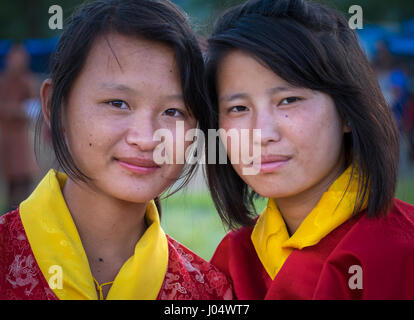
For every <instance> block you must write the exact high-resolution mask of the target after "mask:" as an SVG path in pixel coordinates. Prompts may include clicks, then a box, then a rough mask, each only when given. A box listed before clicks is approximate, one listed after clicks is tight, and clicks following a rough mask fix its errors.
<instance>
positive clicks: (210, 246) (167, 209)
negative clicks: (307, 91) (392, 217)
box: [161, 179, 414, 260]
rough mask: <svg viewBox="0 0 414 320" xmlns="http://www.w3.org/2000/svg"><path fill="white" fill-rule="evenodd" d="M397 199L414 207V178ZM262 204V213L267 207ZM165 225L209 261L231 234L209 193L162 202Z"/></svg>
mask: <svg viewBox="0 0 414 320" xmlns="http://www.w3.org/2000/svg"><path fill="white" fill-rule="evenodd" d="M396 197H397V198H399V199H401V200H403V201H405V202H408V203H411V204H414V179H406V180H404V179H402V180H400V182H399V184H398V189H397V194H396ZM265 205H266V203H265V202H264V201H261V202H258V205H257V209H258V212H261V210H262V209H263V208H264V207H265ZM162 208H163V209H162V210H163V213H162V220H161V224H162V226H163V229H164V230H165V232H166V233H167V234H169V235H170V236H172V237H173V238H175V239H176V240H178V241H179V242H181V243H182V244H184V245H185V246H187V247H188V248H190V249H191V250H193V251H194V252H196V253H197V254H198V255H200V256H201V257H203V258H204V259H206V260H209V259H210V258H211V256H212V255H213V253H214V250H215V248H216V247H217V245H218V244H219V242H220V240H221V239H222V238H223V236H224V235H225V234H226V233H227V230H226V229H225V228H224V226H223V224H222V223H221V220H220V218H219V217H218V214H217V212H216V209H215V208H214V205H213V203H212V201H211V198H210V196H209V195H208V193H189V192H184V193H179V194H176V195H173V196H172V197H171V198H168V199H166V200H164V201H163V202H162Z"/></svg>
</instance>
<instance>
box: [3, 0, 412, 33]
mask: <svg viewBox="0 0 414 320" xmlns="http://www.w3.org/2000/svg"><path fill="white" fill-rule="evenodd" d="M172 1H173V2H175V3H176V4H178V5H179V6H180V7H181V8H182V9H184V10H185V11H186V12H188V14H189V16H190V17H191V20H192V22H193V25H194V27H195V29H196V31H197V32H198V33H202V34H206V33H208V32H209V31H211V27H212V25H213V22H214V20H215V18H216V17H217V15H218V14H219V13H220V12H221V11H222V10H224V9H226V8H229V7H231V6H233V5H236V4H239V3H242V2H244V1H242V0H172ZM275 1H276V0H275ZM320 1H322V2H325V3H327V4H329V5H332V6H334V7H336V8H337V9H339V10H340V11H342V12H344V14H345V15H347V16H348V15H349V16H350V14H349V13H348V9H349V7H350V6H351V5H354V4H357V5H360V6H361V7H362V9H363V12H364V22H397V21H402V20H405V19H408V18H410V17H411V18H412V17H414V1H413V0H393V1H392V2H391V1H389V0H320ZM82 2H83V0H36V1H33V0H2V1H0V39H11V40H15V41H22V40H23V39H27V38H45V37H52V36H56V35H58V34H59V33H60V31H59V30H50V29H49V26H48V22H49V18H50V16H51V15H50V14H49V13H48V11H49V7H50V6H52V5H60V6H61V7H62V9H63V15H64V18H65V19H67V18H68V17H69V16H70V14H71V13H72V12H73V10H74V8H75V7H76V6H78V5H79V4H80V3H82ZM63 27H64V26H63Z"/></svg>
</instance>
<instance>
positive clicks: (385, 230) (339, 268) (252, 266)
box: [211, 199, 414, 300]
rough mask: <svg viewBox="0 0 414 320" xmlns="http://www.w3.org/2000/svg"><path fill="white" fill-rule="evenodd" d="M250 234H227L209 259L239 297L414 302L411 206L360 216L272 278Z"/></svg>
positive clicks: (396, 204)
mask: <svg viewBox="0 0 414 320" xmlns="http://www.w3.org/2000/svg"><path fill="white" fill-rule="evenodd" d="M252 230H253V227H244V228H240V229H238V230H236V231H232V232H230V233H229V234H227V235H226V236H225V237H224V239H223V240H222V242H221V243H220V244H219V246H218V248H217V249H216V252H215V253H214V255H213V258H212V260H211V262H212V263H213V264H214V265H215V266H216V267H218V268H219V269H221V270H222V271H223V272H225V273H226V274H227V275H228V276H229V277H230V278H231V279H232V281H233V288H234V292H235V295H236V297H237V298H238V299H271V300H279V299H304V300H308V299H414V207H413V206H412V205H410V204H407V203H404V202H402V201H400V200H398V199H395V202H394V206H393V208H392V209H391V210H390V212H389V213H388V215H387V217H385V218H368V217H367V215H366V212H361V213H360V214H358V215H357V216H355V217H354V218H352V219H350V220H348V221H347V222H345V223H344V224H342V225H341V226H339V227H337V228H336V229H335V230H333V231H332V232H331V233H330V234H328V235H327V236H326V237H325V238H323V239H322V240H321V241H320V242H319V243H318V244H316V245H314V246H310V247H305V248H303V249H302V250H294V251H293V252H292V253H291V254H290V255H289V257H288V258H287V260H286V261H285V263H284V265H283V266H282V268H281V269H280V271H279V272H278V274H277V275H276V277H275V279H274V280H272V279H271V278H270V277H269V275H268V274H267V272H266V271H265V269H264V268H263V266H262V263H261V262H260V260H259V258H258V256H257V254H256V251H255V249H254V246H253V243H252V241H251V240H250V236H251V233H252ZM352 266H357V268H359V267H360V268H359V269H358V270H356V269H355V267H352ZM360 276H362V277H360ZM356 277H360V278H356ZM355 284H358V286H355Z"/></svg>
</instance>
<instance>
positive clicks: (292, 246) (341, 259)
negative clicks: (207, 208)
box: [207, 0, 414, 299]
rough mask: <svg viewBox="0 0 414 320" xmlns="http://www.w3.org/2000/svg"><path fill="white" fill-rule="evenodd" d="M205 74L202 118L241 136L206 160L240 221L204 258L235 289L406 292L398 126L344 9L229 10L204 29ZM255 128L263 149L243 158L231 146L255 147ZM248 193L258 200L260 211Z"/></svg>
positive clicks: (217, 190) (218, 200)
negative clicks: (210, 117)
mask: <svg viewBox="0 0 414 320" xmlns="http://www.w3.org/2000/svg"><path fill="white" fill-rule="evenodd" d="M207 80H208V87H209V91H210V94H211V98H212V104H213V106H214V108H215V111H216V113H217V114H218V118H217V119H216V122H215V123H214V124H213V125H212V126H213V127H215V128H221V129H224V132H229V130H230V129H233V130H236V131H237V132H241V130H243V129H249V133H250V139H249V140H250V141H239V140H238V141H234V140H231V139H226V140H224V139H222V140H224V142H227V148H226V149H227V154H228V157H229V159H230V161H231V164H230V163H228V164H227V165H211V164H209V166H208V174H209V185H210V188H211V193H212V196H213V199H214V201H215V204H216V207H217V209H218V211H219V213H220V214H221V216H222V218H223V219H224V220H225V221H226V222H227V223H228V224H229V225H230V226H231V227H233V228H235V227H236V226H241V227H240V228H239V229H236V230H233V231H231V232H230V233H229V234H228V235H227V236H226V237H225V238H224V239H223V240H222V242H221V243H220V245H219V246H218V248H217V250H216V252H215V254H214V256H213V258H212V261H211V262H212V263H213V264H214V265H216V266H217V267H219V268H220V269H222V270H223V271H224V272H225V273H226V274H227V275H228V276H230V277H231V279H232V280H233V286H234V291H235V294H236V296H237V298H239V299H400V298H402V299H404V298H407V299H413V298H414V276H413V275H412V272H411V270H412V269H413V268H414V207H413V206H411V205H409V204H407V203H404V202H402V201H400V200H398V199H394V198H393V196H394V193H395V189H396V183H397V166H398V159H399V142H398V131H397V128H396V125H395V122H394V120H393V118H392V115H391V112H390V109H389V107H388V106H387V105H386V103H385V101H384V98H383V96H382V94H381V92H380V89H379V87H378V84H377V82H376V79H375V77H374V74H373V72H372V70H371V68H370V66H369V64H368V62H367V60H366V58H365V56H364V54H363V52H362V51H361V49H360V47H359V45H358V41H357V37H356V35H355V33H354V31H353V30H351V29H350V28H349V27H348V23H347V21H346V20H345V18H344V17H342V16H341V15H340V14H339V13H337V12H335V11H333V10H331V9H329V8H326V7H324V6H322V5H319V4H316V3H313V2H307V1H301V0H277V1H270V0H259V1H248V2H246V3H245V4H243V5H240V6H237V7H234V8H232V9H230V10H228V11H227V12H226V13H225V14H224V15H223V16H222V17H221V18H220V19H219V20H218V22H217V24H216V26H215V30H214V32H213V34H212V36H211V38H210V39H209V48H208V54H207ZM253 129H260V132H261V135H260V143H258V144H259V145H260V150H261V154H260V155H259V156H257V157H256V158H254V157H253V158H252V159H253V160H251V161H250V162H246V161H245V160H246V158H241V152H240V151H237V150H236V151H234V148H235V147H237V146H239V145H242V146H243V145H244V146H246V145H247V146H248V147H249V148H250V150H252V148H253V146H254V144H253V143H256V142H257V141H258V140H254V137H253V133H252V132H253ZM240 136H242V135H241V134H239V137H240ZM240 139H241V138H240ZM236 142H237V143H236ZM244 169H257V171H256V172H257V174H245V173H244V172H246V171H247V170H244ZM250 172H252V171H250ZM257 194H258V195H260V196H262V197H265V198H268V203H267V206H266V208H265V209H264V211H263V212H262V213H261V214H260V216H259V217H258V218H257V219H256V218H254V216H253V214H254V205H253V199H254V197H255V195H257Z"/></svg>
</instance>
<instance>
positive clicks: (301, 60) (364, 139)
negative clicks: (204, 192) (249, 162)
mask: <svg viewBox="0 0 414 320" xmlns="http://www.w3.org/2000/svg"><path fill="white" fill-rule="evenodd" d="M232 50H242V51H243V52H246V53H248V54H249V55H251V56H252V57H254V58H255V59H257V60H258V61H260V62H261V63H262V64H264V65H266V66H267V67H268V68H269V69H270V70H272V71H273V72H274V73H275V74H277V75H278V76H279V77H281V78H282V79H284V80H285V81H287V82H288V83H290V84H292V85H294V86H298V87H304V88H309V89H312V90H318V91H321V92H323V93H326V94H328V95H329V96H330V97H332V99H333V100H334V102H335V106H336V108H337V110H338V112H339V114H340V116H341V117H342V119H343V120H344V121H345V123H347V124H348V126H349V127H350V128H351V132H350V133H345V134H344V145H345V152H346V164H347V165H352V170H358V171H357V172H358V175H359V185H358V195H357V201H356V203H355V207H354V212H355V213H357V212H359V211H360V209H361V207H362V205H363V201H364V199H366V198H367V199H368V208H367V209H368V215H369V216H380V215H381V214H385V213H386V212H387V211H388V209H389V208H390V206H391V205H392V200H393V196H394V193H395V190H396V184H397V175H398V161H399V133H398V129H397V127H396V124H395V121H394V119H393V117H392V113H391V111H390V108H389V106H388V105H387V103H386V101H385V99H384V97H383V95H382V93H381V91H380V88H379V86H378V82H377V80H376V76H375V74H374V72H373V70H372V69H371V67H370V65H369V62H368V61H367V59H366V56H365V54H364V53H363V51H362V50H361V48H360V46H359V44H358V39H357V36H356V34H355V32H354V30H352V29H351V28H350V27H349V26H348V22H347V20H346V19H345V17H344V16H343V15H342V14H341V13H339V12H337V11H336V10H333V9H331V8H328V7H326V6H324V5H321V4H318V3H314V2H309V1H305V0H250V1H247V2H245V3H244V4H242V5H239V6H236V7H233V8H231V9H229V10H228V11H227V12H225V13H224V14H223V15H222V16H221V17H220V18H219V19H218V21H217V23H216V25H215V28H214V31H213V33H212V35H211V37H210V39H209V40H208V52H207V59H206V64H207V69H206V74H207V75H206V79H207V87H208V91H209V95H210V98H211V105H212V109H213V110H212V113H213V114H214V121H213V122H212V123H211V124H210V127H213V128H218V101H217V89H216V84H217V81H216V76H217V69H218V68H219V67H220V62H221V60H222V59H223V57H224V56H225V55H226V54H227V53H228V52H230V51H232ZM207 175H208V183H209V187H210V192H211V195H212V198H213V200H214V203H215V206H216V208H217V210H218V212H219V214H220V216H221V218H222V219H223V221H224V222H226V223H227V224H228V225H229V226H230V227H231V228H234V227H236V226H238V225H250V224H252V223H253V217H254V215H255V210H254V201H253V199H254V197H255V195H256V194H255V192H254V190H251V189H250V188H249V186H248V185H247V184H246V183H245V182H244V181H243V180H242V179H241V178H240V177H239V176H238V175H237V173H236V172H235V170H234V169H233V168H232V166H231V164H230V162H229V161H228V162H227V164H225V165H223V164H217V165H213V164H208V165H207Z"/></svg>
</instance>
